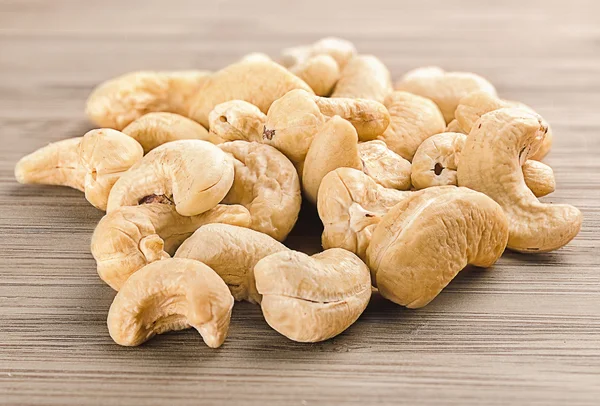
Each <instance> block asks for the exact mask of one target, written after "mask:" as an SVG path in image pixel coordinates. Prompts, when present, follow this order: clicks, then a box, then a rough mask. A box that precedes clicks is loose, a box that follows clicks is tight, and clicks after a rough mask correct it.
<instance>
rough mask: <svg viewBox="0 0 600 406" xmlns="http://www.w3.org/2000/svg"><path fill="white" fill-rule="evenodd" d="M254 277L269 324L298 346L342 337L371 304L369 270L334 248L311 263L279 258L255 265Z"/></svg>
mask: <svg viewBox="0 0 600 406" xmlns="http://www.w3.org/2000/svg"><path fill="white" fill-rule="evenodd" d="M254 276H255V278H256V288H257V289H258V292H259V293H260V294H261V295H262V302H261V308H262V311H263V315H264V316H265V320H266V321H267V323H269V325H270V326H271V327H272V328H273V329H275V330H277V331H278V332H279V333H281V334H283V335H284V336H286V337H287V338H289V339H291V340H294V341H299V342H311V343H314V342H317V341H323V340H327V339H329V338H332V337H335V336H336V335H338V334H340V333H342V332H343V331H344V330H346V329H347V328H348V327H350V326H351V325H352V323H354V322H355V321H356V320H357V319H358V317H359V316H360V315H361V314H362V312H363V311H364V310H365V308H366V307H367V304H368V303H369V299H370V298H371V280H370V278H369V269H368V268H367V266H366V265H365V264H364V263H363V262H362V261H361V260H360V259H359V258H358V257H357V256H356V255H354V254H352V253H351V252H348V251H346V250H343V249H338V248H332V249H330V250H327V251H324V252H321V253H319V254H316V255H313V256H312V257H310V256H308V255H306V254H304V253H302V252H297V251H282V252H278V253H276V254H272V255H269V256H267V257H265V258H263V259H261V260H260V261H258V263H257V264H256V266H255V267H254Z"/></svg>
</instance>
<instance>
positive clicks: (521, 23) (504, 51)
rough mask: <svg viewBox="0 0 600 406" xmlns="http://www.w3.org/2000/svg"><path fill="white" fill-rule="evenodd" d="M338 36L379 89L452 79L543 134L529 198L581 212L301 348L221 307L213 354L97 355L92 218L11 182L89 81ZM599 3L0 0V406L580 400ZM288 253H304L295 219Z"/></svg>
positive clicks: (587, 362)
mask: <svg viewBox="0 0 600 406" xmlns="http://www.w3.org/2000/svg"><path fill="white" fill-rule="evenodd" d="M326 35H338V36H343V37H346V38H348V39H350V40H353V41H355V43H356V44H357V46H358V48H359V49H360V51H361V52H363V53H373V54H376V55H378V56H380V57H381V58H382V59H383V61H384V62H385V63H386V64H387V65H388V66H389V67H390V70H391V71H392V73H393V75H394V76H395V77H398V76H399V75H401V74H402V72H404V71H406V70H407V69H410V68H414V67H417V66H421V65H427V64H436V65H441V66H443V67H445V68H448V69H457V70H473V71H476V72H478V73H480V74H482V75H484V76H486V77H487V78H489V79H490V80H491V81H492V82H494V83H495V84H496V85H497V88H498V90H499V92H500V93H501V95H502V96H503V97H506V98H509V99H515V100H520V101H523V102H525V103H527V104H529V105H531V106H533V107H534V108H535V109H536V110H538V112H540V113H541V114H542V115H544V116H545V118H546V119H548V120H549V121H550V122H551V123H552V125H553V128H554V134H555V144H554V148H553V150H552V153H551V155H550V156H549V157H548V158H547V160H546V162H547V163H549V164H550V165H551V166H553V167H554V169H555V173H556V179H557V187H558V190H557V192H556V193H554V194H553V195H551V196H549V197H548V198H545V199H543V200H544V201H547V202H556V203H558V202H569V203H572V204H574V205H576V206H578V207H579V208H580V209H581V210H582V211H583V213H584V222H583V228H582V230H581V233H580V234H579V236H578V237H577V238H576V239H575V240H574V241H573V242H572V243H571V244H569V245H568V246H567V247H565V248H563V249H561V250H559V251H556V252H553V253H550V254H545V255H531V256H524V255H518V254H514V253H507V254H505V255H504V257H503V258H502V259H501V260H500V261H499V263H498V264H497V265H496V266H495V267H494V268H493V269H491V270H488V271H472V272H467V273H465V274H461V275H460V276H459V277H458V278H457V279H456V280H455V281H453V282H452V283H451V284H450V286H449V287H448V288H447V289H446V290H444V292H443V293H442V294H441V295H440V296H439V297H438V298H437V299H436V300H435V301H434V302H432V303H431V304H430V305H429V306H427V307H425V308H423V309H421V310H417V311H414V310H406V309H403V308H400V307H399V306H396V305H394V304H392V303H390V302H387V301H385V300H383V299H381V298H380V297H378V296H375V297H374V298H373V299H372V302H371V304H370V305H369V307H368V309H367V310H366V312H365V313H364V315H363V316H362V317H361V319H360V320H359V321H358V322H357V323H356V324H355V325H353V326H352V327H351V328H350V329H349V330H347V331H346V332H345V333H343V334H342V335H340V336H338V337H336V338H335V339H332V340H330V341H327V342H323V343H319V344H312V345H307V344H297V343H294V342H291V341H289V340H287V339H286V338H284V337H283V336H280V335H279V334H278V333H276V332H275V331H273V330H271V329H270V328H269V327H268V326H267V324H266V323H265V321H264V320H263V317H262V315H261V312H260V309H259V308H258V307H255V306H253V305H250V304H247V303H240V304H236V306H235V309H234V315H233V319H232V323H231V330H230V334H229V337H228V339H227V341H226V343H225V345H224V346H223V347H222V348H220V349H218V350H212V349H209V348H208V347H206V346H205V345H204V344H203V343H202V340H201V339H200V336H199V335H198V334H197V333H195V332H192V331H185V332H180V333H172V334H167V335H164V336H161V337H157V338H155V339H153V340H152V341H151V342H149V343H147V345H143V346H141V347H139V348H122V347H119V346H117V345H116V344H114V343H113V342H112V340H111V339H110V337H109V336H108V332H107V328H106V314H107V311H108V308H109V306H110V303H111V300H112V298H113V296H114V292H113V291H112V290H111V289H110V288H109V287H108V286H106V285H105V284H103V283H102V282H101V281H100V279H99V278H98V276H97V275H96V271H95V264H94V261H93V260H92V257H91V255H90V253H89V247H88V246H89V242H90V236H91V233H92V230H93V229H94V226H95V225H96V223H97V221H98V220H99V219H100V217H101V216H102V213H101V212H99V211H98V210H96V209H94V208H93V207H91V206H90V205H89V204H88V203H87V202H86V200H85V199H84V197H83V195H82V194H81V193H79V192H77V191H74V190H70V189H66V188H59V187H35V186H22V185H18V184H17V183H16V182H15V181H14V178H13V167H14V164H15V162H16V161H17V159H18V158H20V157H21V156H22V155H24V154H26V153H29V152H31V151H33V150H34V149H36V148H38V147H41V146H43V145H45V144H47V143H48V142H50V141H56V140H59V139H63V138H66V137H73V136H79V135H82V134H83V133H84V132H85V131H87V130H88V129H90V128H91V125H90V123H89V122H87V121H86V118H85V117H84V115H83V108H84V101H85V99H86V97H87V95H88V93H89V92H90V90H91V89H92V87H93V86H94V85H95V84H97V83H99V82H100V81H102V80H105V79H107V78H110V77H112V76H115V75H117V74H120V73H123V72H127V71H132V70H138V69H188V68H208V69H218V68H219V67H221V66H224V65H225V64H228V63H230V62H232V61H234V60H236V59H237V58H239V57H240V56H242V55H243V54H245V53H248V52H251V51H265V52H268V53H270V54H272V55H276V54H277V51H278V50H279V49H280V48H282V47H284V46H289V45H294V44H298V43H305V42H308V41H313V40H315V39H318V38H320V37H322V36H326ZM599 111H600V6H598V2H596V1H593V0H590V1H579V0H571V1H568V2H549V1H541V0H540V1H531V0H515V1H502V2H486V1H468V0H462V1H455V2H449V1H441V0H440V1H418V2H417V1H414V2H402V1H396V0H369V1H367V2H360V3H359V2H348V1H346V2H343V1H341V0H340V1H335V2H328V1H314V2H306V1H305V2H281V1H274V0H273V1H252V2H250V1H243V0H239V1H200V2H198V1H192V0H188V1H182V0H170V1H164V2H160V1H148V0H139V1H119V0H104V1H101V2H91V1H77V0H71V1H69V0H52V1H50V0H37V1H34V0H21V1H19V0H14V1H6V0H1V1H0V404H11V405H12V404H53V405H71V404H72V405H83V404H124V405H125V404H157V405H158V404H175V403H182V404H195V405H198V404H215V405H219V404H234V405H239V404H244V405H263V404H289V405H326V404H331V405H334V404H356V405H358V404H361V405H366V404H400V403H408V404H432V405H434V404H435V405H438V404H454V405H465V404H473V405H484V404H485V405H488V404H497V405H505V404H539V405H549V404H557V405H584V404H585V405H598V402H599V401H600V400H599V399H600V269H599V268H600V266H599V264H600V249H599V248H600V247H599V240H600V181H599V180H598V176H599V174H600V160H599V159H598V155H600V113H599ZM289 245H291V246H293V247H294V248H301V249H304V250H306V251H309V252H314V251H316V250H317V249H318V248H319V225H318V222H316V221H315V220H314V213H313V212H312V211H311V209H309V210H306V211H305V212H304V213H303V221H302V225H301V226H299V227H298V229H297V230H296V231H295V232H294V236H293V237H291V238H290V241H289Z"/></svg>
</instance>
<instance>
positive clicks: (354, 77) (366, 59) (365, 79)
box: [331, 55, 392, 103]
mask: <svg viewBox="0 0 600 406" xmlns="http://www.w3.org/2000/svg"><path fill="white" fill-rule="evenodd" d="M391 91H392V78H391V75H390V71H389V70H388V68H387V67H386V66H385V65H384V64H383V62H381V61H380V60H379V58H377V57H375V56H373V55H357V56H355V57H354V58H352V59H351V60H350V61H349V62H348V64H347V65H346V67H345V68H344V69H343V70H342V72H341V75H340V78H339V80H338V82H337V85H336V86H335V89H334V91H333V93H332V94H331V97H345V98H355V99H370V100H375V101H377V102H379V103H383V100H384V99H385V98H386V96H387V95H388V94H389V93H390V92H391Z"/></svg>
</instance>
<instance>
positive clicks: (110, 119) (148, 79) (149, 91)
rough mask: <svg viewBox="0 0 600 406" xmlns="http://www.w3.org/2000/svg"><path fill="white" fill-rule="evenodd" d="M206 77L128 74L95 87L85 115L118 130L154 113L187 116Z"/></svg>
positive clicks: (189, 73) (176, 73)
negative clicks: (163, 112)
mask: <svg viewBox="0 0 600 406" xmlns="http://www.w3.org/2000/svg"><path fill="white" fill-rule="evenodd" d="M209 75H210V72H208V71H172V72H151V71H141V72H131V73H127V74H125V75H122V76H119V77H117V78H114V79H111V80H108V81H106V82H104V83H102V84H100V85H98V86H97V87H96V88H95V89H94V90H93V91H92V93H91V94H90V96H89V97H88V99H87V104H86V110H85V111H86V114H87V116H88V117H89V118H90V120H92V121H93V122H94V123H96V124H98V125H99V126H101V127H110V128H115V129H117V130H122V129H123V128H125V127H126V126H127V125H128V124H129V123H131V122H132V121H133V120H135V119H137V118H139V117H141V116H143V115H144V114H146V113H150V112H154V111H157V112H158V111H167V112H170V113H177V114H181V115H184V116H187V114H188V110H189V105H190V101H191V98H192V97H193V96H195V94H196V93H197V92H198V89H200V87H201V86H202V84H203V83H204V81H205V80H207V78H208V77H209Z"/></svg>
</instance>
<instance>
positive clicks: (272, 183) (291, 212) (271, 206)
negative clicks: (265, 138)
mask: <svg viewBox="0 0 600 406" xmlns="http://www.w3.org/2000/svg"><path fill="white" fill-rule="evenodd" d="M219 147H220V148H221V149H222V150H223V151H225V152H227V153H228V154H230V155H231V156H232V157H233V159H232V161H233V166H234V168H235V176H234V181H233V186H232V187H231V189H230V190H229V192H228V193H227V195H226V196H225V198H224V199H223V203H226V204H241V205H243V206H244V207H246V208H247V209H248V211H249V212H250V216H251V217H252V222H251V224H250V228H252V229H254V230H256V231H260V232H263V233H265V234H268V235H270V236H271V237H273V238H275V239H276V240H279V241H283V240H285V238H286V237H287V235H288V234H289V232H290V231H292V228H293V227H294V224H296V220H297V219H298V213H299V212H300V205H301V202H302V198H301V196H300V181H299V180H298V174H297V172H296V168H294V165H292V163H291V162H290V161H289V160H288V159H287V158H286V157H285V156H284V155H283V154H282V153H281V152H279V151H277V150H276V149H275V148H273V147H270V146H268V145H264V144H259V143H256V142H246V141H232V142H227V143H224V144H221V145H219Z"/></svg>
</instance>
